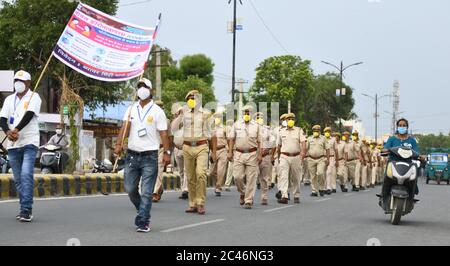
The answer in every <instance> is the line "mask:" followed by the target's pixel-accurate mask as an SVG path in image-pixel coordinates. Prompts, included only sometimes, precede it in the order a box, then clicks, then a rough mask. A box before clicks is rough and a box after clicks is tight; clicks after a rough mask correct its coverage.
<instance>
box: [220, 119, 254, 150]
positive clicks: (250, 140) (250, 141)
mask: <svg viewBox="0 0 450 266" xmlns="http://www.w3.org/2000/svg"><path fill="white" fill-rule="evenodd" d="M228 137H229V138H230V139H235V147H236V149H241V150H247V149H252V148H258V142H259V140H260V132H259V125H258V124H257V123H256V122H255V121H253V120H251V121H250V122H248V124H247V123H245V122H244V120H239V121H237V122H236V123H234V125H233V127H232V128H231V130H230V134H229V136H228Z"/></svg>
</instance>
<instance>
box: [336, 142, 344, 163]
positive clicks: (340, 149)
mask: <svg viewBox="0 0 450 266" xmlns="http://www.w3.org/2000/svg"><path fill="white" fill-rule="evenodd" d="M335 147H336V150H337V152H338V155H339V158H336V159H337V160H342V159H345V142H344V141H340V142H339V143H337V142H335Z"/></svg>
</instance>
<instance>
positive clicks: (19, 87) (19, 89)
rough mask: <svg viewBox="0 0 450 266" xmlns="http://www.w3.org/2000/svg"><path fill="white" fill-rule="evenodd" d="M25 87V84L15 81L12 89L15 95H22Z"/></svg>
mask: <svg viewBox="0 0 450 266" xmlns="http://www.w3.org/2000/svg"><path fill="white" fill-rule="evenodd" d="M26 88H27V87H26V86H25V83H23V82H21V81H16V82H15V83H14V89H15V90H16V92H17V93H22V92H24V91H25V90H26Z"/></svg>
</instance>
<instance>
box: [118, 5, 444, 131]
mask: <svg viewBox="0 0 450 266" xmlns="http://www.w3.org/2000/svg"><path fill="white" fill-rule="evenodd" d="M242 1H243V5H242V6H241V5H239V7H238V17H240V18H242V24H243V26H244V30H243V31H239V32H238V37H237V38H238V39H237V76H238V77H241V78H243V79H245V80H248V81H249V82H250V83H251V82H252V81H253V79H254V77H255V68H256V67H257V65H258V64H259V63H260V62H261V61H262V60H264V59H265V58H267V57H270V56H275V55H283V54H287V53H289V54H293V55H299V56H301V57H302V58H304V59H309V60H311V61H312V68H313V70H314V73H315V74H322V73H325V72H327V71H332V70H333V69H332V68H330V67H329V66H327V65H325V64H323V63H321V60H325V61H329V62H332V63H334V64H336V65H337V64H339V62H340V61H341V60H343V61H344V64H345V65H347V64H352V63H355V62H359V61H363V62H364V64H363V65H360V66H356V67H354V68H350V69H348V70H347V71H346V73H345V82H346V83H348V84H350V85H351V86H352V87H354V88H355V100H356V105H355V108H354V111H355V112H356V113H357V115H358V116H359V117H360V119H362V121H363V123H364V126H365V127H366V130H367V133H368V134H369V135H371V136H373V134H374V133H373V132H374V120H373V113H374V102H373V100H371V99H369V98H367V97H364V96H362V95H361V94H362V93H366V94H370V95H375V93H378V94H379V95H380V96H381V95H384V94H388V93H391V92H392V87H393V83H394V80H396V79H397V80H399V82H400V95H401V96H400V111H403V112H404V114H403V116H405V117H406V118H408V119H409V120H410V121H411V127H412V129H413V130H414V131H415V132H416V131H417V132H426V133H439V132H441V131H442V132H444V133H447V132H450V107H449V106H450V90H449V89H450V31H449V27H450V16H449V15H448V12H449V11H450V1H448V0H429V1H424V0H277V1H269V0H251V2H250V0H242ZM133 3H137V4H133ZM251 3H253V5H254V7H255V8H256V10H257V12H258V13H259V15H260V17H261V18H262V20H263V21H264V23H265V24H266V25H267V26H268V28H269V29H270V31H271V32H272V33H273V34H274V35H275V37H273V36H272V35H271V34H270V32H269V31H268V30H267V29H266V28H265V27H264V24H263V22H262V20H261V18H260V17H259V16H258V15H257V13H256V11H255V9H254V8H253V7H252V5H251ZM119 5H120V7H119V11H118V14H117V16H118V17H119V18H122V19H124V20H126V21H129V22H133V23H136V24H138V25H143V26H150V25H151V26H153V25H154V23H155V20H156V18H157V15H158V13H159V12H162V14H163V25H162V27H161V30H160V34H159V36H158V38H157V43H158V44H160V45H162V46H165V47H168V48H170V49H171V50H172V52H173V55H174V58H175V59H180V58H181V57H182V56H184V55H187V54H194V53H204V54H206V55H207V56H209V57H211V58H212V60H213V61H214V63H215V65H216V66H215V78H216V81H215V83H214V87H215V93H216V96H217V97H218V98H219V100H220V101H223V102H228V101H230V98H231V95H230V88H231V55H232V35H231V34H228V33H227V21H231V20H232V5H228V0H149V1H145V0H121V1H120V4H119ZM248 86H249V84H247V85H246V88H248ZM379 110H380V118H379V134H381V133H383V132H389V130H390V122H391V118H390V115H389V114H387V113H386V112H385V111H389V112H390V111H392V103H391V102H390V99H389V98H384V99H382V100H381V101H380V105H379Z"/></svg>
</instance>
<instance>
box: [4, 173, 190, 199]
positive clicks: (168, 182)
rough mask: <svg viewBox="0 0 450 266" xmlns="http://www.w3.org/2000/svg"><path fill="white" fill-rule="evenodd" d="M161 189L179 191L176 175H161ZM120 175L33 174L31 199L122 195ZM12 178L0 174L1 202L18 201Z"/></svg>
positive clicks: (122, 181)
mask: <svg viewBox="0 0 450 266" xmlns="http://www.w3.org/2000/svg"><path fill="white" fill-rule="evenodd" d="M163 188H164V190H177V189H180V188H181V179H180V176H179V175H177V174H163ZM124 192H125V186H124V177H123V175H121V174H99V173H97V174H85V175H40V174H36V175H34V197H67V196H83V195H95V194H100V193H101V194H104V195H106V194H111V193H124ZM17 197H18V195H17V191H16V186H15V183H14V178H13V176H12V175H0V200H6V199H15V198H17Z"/></svg>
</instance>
